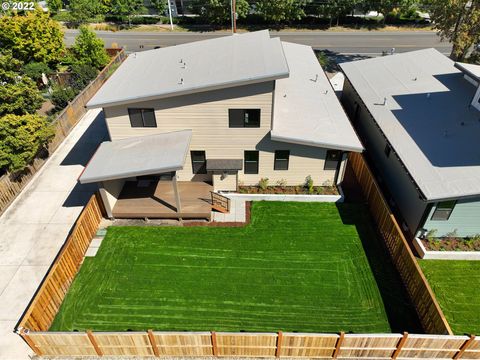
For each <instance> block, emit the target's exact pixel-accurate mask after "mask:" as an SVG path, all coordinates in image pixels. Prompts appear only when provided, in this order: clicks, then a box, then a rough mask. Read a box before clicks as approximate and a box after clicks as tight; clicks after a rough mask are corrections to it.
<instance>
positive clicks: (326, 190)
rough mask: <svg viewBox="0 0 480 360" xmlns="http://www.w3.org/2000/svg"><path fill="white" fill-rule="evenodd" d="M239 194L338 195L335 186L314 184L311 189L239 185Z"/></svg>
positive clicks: (300, 186)
mask: <svg viewBox="0 0 480 360" xmlns="http://www.w3.org/2000/svg"><path fill="white" fill-rule="evenodd" d="M238 192H239V193H240V194H281V195H339V193H338V189H337V187H336V186H314V187H313V188H312V189H311V190H310V189H308V188H306V187H305V186H302V185H299V186H267V187H265V188H262V187H260V186H239V187H238Z"/></svg>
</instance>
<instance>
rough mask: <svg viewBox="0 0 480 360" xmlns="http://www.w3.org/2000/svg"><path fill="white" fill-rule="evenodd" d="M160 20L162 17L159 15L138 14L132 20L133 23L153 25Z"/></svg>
mask: <svg viewBox="0 0 480 360" xmlns="http://www.w3.org/2000/svg"><path fill="white" fill-rule="evenodd" d="M158 22H160V17H157V16H148V17H146V16H136V17H134V18H133V19H132V20H131V21H130V23H131V24H132V25H152V24H157V23H158Z"/></svg>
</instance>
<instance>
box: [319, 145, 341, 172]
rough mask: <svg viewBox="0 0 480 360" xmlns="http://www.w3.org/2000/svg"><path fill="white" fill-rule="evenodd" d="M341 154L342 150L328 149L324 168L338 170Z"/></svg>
mask: <svg viewBox="0 0 480 360" xmlns="http://www.w3.org/2000/svg"><path fill="white" fill-rule="evenodd" d="M341 154H342V152H341V151H340V150H327V156H326V157H325V165H324V166H323V170H337V166H338V162H339V161H340V156H341Z"/></svg>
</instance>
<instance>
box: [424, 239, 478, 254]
mask: <svg viewBox="0 0 480 360" xmlns="http://www.w3.org/2000/svg"><path fill="white" fill-rule="evenodd" d="M421 241H422V244H423V246H425V249H427V250H430V251H480V238H479V237H475V238H459V237H445V238H433V239H421Z"/></svg>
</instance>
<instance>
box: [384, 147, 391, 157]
mask: <svg viewBox="0 0 480 360" xmlns="http://www.w3.org/2000/svg"><path fill="white" fill-rule="evenodd" d="M384 152H385V156H386V157H387V158H388V157H390V153H391V152H392V147H391V146H390V145H388V144H387V145H385V150H384Z"/></svg>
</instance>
